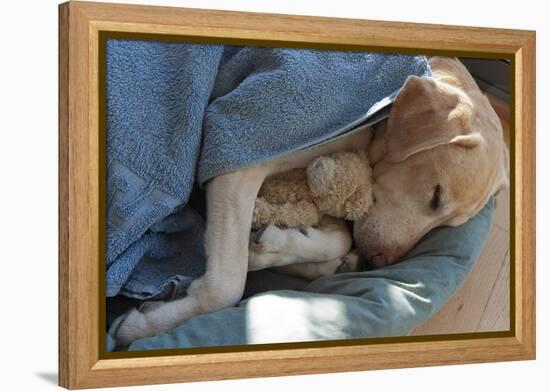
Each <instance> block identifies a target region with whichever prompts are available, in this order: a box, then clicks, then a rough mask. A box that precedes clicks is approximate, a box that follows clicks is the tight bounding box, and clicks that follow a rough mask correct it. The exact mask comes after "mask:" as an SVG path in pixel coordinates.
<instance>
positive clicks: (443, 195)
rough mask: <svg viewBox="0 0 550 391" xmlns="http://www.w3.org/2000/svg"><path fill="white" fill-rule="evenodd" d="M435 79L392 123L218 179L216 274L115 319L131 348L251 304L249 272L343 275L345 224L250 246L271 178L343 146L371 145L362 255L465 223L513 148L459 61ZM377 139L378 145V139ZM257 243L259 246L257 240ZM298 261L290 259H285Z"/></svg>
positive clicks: (211, 243)
mask: <svg viewBox="0 0 550 391" xmlns="http://www.w3.org/2000/svg"><path fill="white" fill-rule="evenodd" d="M430 65H431V67H432V72H433V78H432V79H430V78H419V77H415V76H413V77H410V78H409V79H408V80H407V82H406V83H405V85H404V87H403V88H402V90H401V92H400V93H399V95H398V97H397V99H396V100H395V102H394V104H393V106H392V108H391V111H390V116H389V118H388V120H387V121H386V122H385V123H384V124H383V125H381V126H377V127H376V128H375V129H374V131H372V130H364V131H358V132H355V133H353V134H350V135H349V136H346V137H342V138H339V139H336V140H333V141H331V142H329V143H326V144H324V145H322V146H319V147H318V148H315V149H310V150H304V151H299V152H296V153H294V154H292V155H290V156H287V157H285V158H281V159H277V160H274V161H270V162H267V163H264V164H261V165H256V166H252V167H248V168H246V169H242V170H240V171H237V172H233V173H229V174H225V175H221V176H218V177H216V178H214V179H212V180H211V181H210V182H209V183H207V185H206V197H207V227H206V234H205V246H206V257H207V268H206V273H205V274H204V275H203V276H202V277H201V278H199V279H197V280H195V281H194V282H193V283H192V284H191V286H190V287H189V289H188V292H187V296H186V297H184V298H183V299H179V300H174V301H170V302H146V303H144V304H143V305H142V306H141V307H140V308H139V310H138V309H134V310H132V311H130V312H129V313H127V314H126V315H124V316H123V317H121V318H120V319H119V320H118V321H116V322H115V324H114V325H113V326H112V328H111V330H110V333H111V335H112V336H113V337H114V338H115V339H117V341H118V343H119V344H121V345H124V344H129V343H131V342H132V341H134V340H136V339H138V338H143V337H147V336H153V335H156V334H157V333H159V332H162V331H166V330H168V329H171V328H173V327H175V326H178V325H180V324H181V323H183V322H185V321H186V320H188V319H190V318H191V317H193V316H195V315H199V314H204V313H209V312H213V311H216V310H219V309H222V308H225V307H229V306H233V305H235V304H237V303H238V302H239V300H240V299H241V296H242V294H243V289H244V285H245V280H246V274H247V271H248V270H256V269H261V268H267V267H283V270H285V269H284V268H286V271H287V272H292V273H297V274H300V275H304V276H306V277H315V276H317V275H320V274H327V273H334V271H336V269H337V268H338V267H340V266H341V264H342V262H344V263H346V262H351V263H352V264H353V262H354V261H355V258H354V257H353V256H349V255H347V253H348V252H349V251H350V248H351V243H352V237H351V234H350V233H349V232H348V229H347V226H346V224H345V223H344V222H343V221H340V220H336V219H331V218H328V219H325V220H324V221H323V222H322V224H320V225H319V227H316V228H312V227H310V228H308V229H307V231H308V232H307V235H304V234H303V232H300V231H299V230H293V229H288V230H281V229H278V228H276V227H272V226H270V227H267V229H266V230H265V231H264V232H263V233H262V234H261V236H260V237H259V238H256V241H257V242H259V243H260V244H261V246H254V247H253V248H254V249H255V251H249V237H250V229H251V220H252V211H253V209H254V203H255V199H256V196H257V193H258V190H259V188H260V186H261V184H262V182H263V181H264V179H265V178H266V177H268V176H269V175H273V174H276V173H278V172H282V171H286V170H289V169H292V168H296V167H306V166H307V165H308V164H309V163H310V162H311V161H313V160H314V159H315V158H318V157H320V156H323V155H327V154H330V153H333V152H337V151H346V150H354V149H355V148H358V147H359V148H367V146H368V151H369V156H370V160H371V165H372V168H373V176H374V192H373V194H374V198H375V199H374V205H373V207H372V208H371V210H370V213H369V214H368V216H367V217H366V218H365V219H364V220H361V221H357V222H355V224H354V228H353V238H354V239H355V242H356V244H357V249H358V251H359V253H360V254H361V255H362V257H364V258H365V259H367V260H369V261H370V262H371V263H372V264H374V265H375V266H383V265H387V264H391V263H392V262H395V261H396V260H397V259H398V258H399V257H401V256H402V255H404V254H405V253H406V252H407V251H408V250H410V249H411V248H412V247H413V246H414V244H415V243H416V242H417V241H418V240H419V239H420V238H421V237H422V236H423V235H424V234H426V233H427V232H428V231H429V230H431V229H432V228H434V227H437V226H440V225H459V224H462V223H464V222H466V221H467V220H468V219H469V218H470V217H472V216H473V215H474V214H475V213H477V212H478V211H479V210H480V209H481V208H482V207H483V205H485V203H486V202H487V201H488V199H489V197H491V195H493V194H495V193H496V192H497V191H498V190H499V189H501V188H502V187H504V186H506V185H507V170H508V152H507V149H506V146H505V143H504V139H503V134H502V128H501V125H500V122H499V118H498V117H497V115H496V113H495V112H494V110H493V109H492V107H491V105H490V104H489V101H488V100H487V98H486V97H485V96H484V95H483V94H482V92H481V91H480V90H479V88H478V87H477V85H476V83H475V81H474V80H473V79H472V77H471V76H470V74H469V73H468V71H467V70H466V68H465V67H464V66H463V65H462V64H461V63H460V61H459V60H457V59H451V58H443V57H434V58H431V59H430ZM371 138H372V140H371ZM256 244H257V243H256ZM285 265H287V266H285Z"/></svg>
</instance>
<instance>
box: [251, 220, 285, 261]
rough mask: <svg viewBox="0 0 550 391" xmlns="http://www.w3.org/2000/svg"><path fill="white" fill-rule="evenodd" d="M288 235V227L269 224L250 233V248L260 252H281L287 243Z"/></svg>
mask: <svg viewBox="0 0 550 391" xmlns="http://www.w3.org/2000/svg"><path fill="white" fill-rule="evenodd" d="M287 236H288V234H287V230H286V229H281V228H278V227H276V226H274V225H268V226H266V227H264V228H262V229H260V230H258V231H253V232H252V233H251V234H250V242H249V249H250V251H252V252H255V253H258V254H263V253H277V252H280V251H281V250H282V249H284V247H285V245H286V241H287Z"/></svg>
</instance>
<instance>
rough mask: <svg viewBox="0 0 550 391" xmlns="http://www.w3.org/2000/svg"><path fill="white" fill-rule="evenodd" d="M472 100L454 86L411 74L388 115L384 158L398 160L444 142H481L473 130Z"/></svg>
mask: <svg viewBox="0 0 550 391" xmlns="http://www.w3.org/2000/svg"><path fill="white" fill-rule="evenodd" d="M471 120H472V103H471V101H470V99H469V98H468V96H467V95H466V94H464V93H462V92H461V91H459V90H457V89H456V88H454V87H451V86H447V85H445V84H443V83H440V82H438V81H436V80H433V79H430V78H425V77H417V76H411V77H410V78H409V79H407V81H406V82H405V85H404V86H403V88H402V89H401V91H400V92H399V94H398V95H397V98H396V100H395V102H394V103H393V106H392V108H391V111H390V116H389V118H388V124H387V129H386V133H385V137H386V140H385V142H386V156H385V158H384V159H385V160H387V161H389V162H392V163H397V162H400V161H403V160H405V159H407V158H408V157H409V156H411V155H414V154H415V153H418V152H421V151H424V150H427V149H431V148H434V147H436V146H438V145H443V144H456V145H459V146H462V147H466V148H473V147H476V146H477V145H479V143H480V142H481V140H482V137H481V135H480V134H479V133H473V132H472V130H471V129H472V127H471V126H470V125H471Z"/></svg>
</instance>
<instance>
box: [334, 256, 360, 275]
mask: <svg viewBox="0 0 550 391" xmlns="http://www.w3.org/2000/svg"><path fill="white" fill-rule="evenodd" d="M358 270H359V254H358V253H357V252H356V251H350V252H349V253H348V254H347V255H346V256H345V257H343V258H342V260H341V263H340V266H338V268H337V269H336V273H351V272H356V271H358Z"/></svg>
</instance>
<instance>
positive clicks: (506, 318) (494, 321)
mask: <svg viewBox="0 0 550 391" xmlns="http://www.w3.org/2000/svg"><path fill="white" fill-rule="evenodd" d="M507 330H510V252H509V251H508V252H507V253H506V259H505V260H504V262H502V266H501V267H500V270H499V273H498V277H497V280H496V283H495V286H494V288H493V290H492V292H491V296H490V297H489V300H487V305H486V306H485V310H484V311H483V315H482V316H481V320H480V322H479V325H478V326H477V331H479V332H483V331H507Z"/></svg>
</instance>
